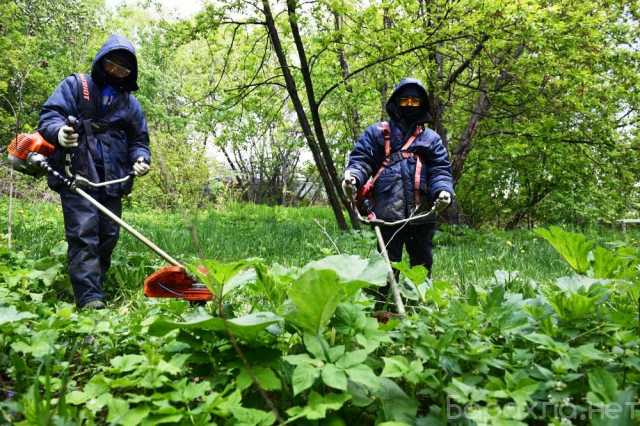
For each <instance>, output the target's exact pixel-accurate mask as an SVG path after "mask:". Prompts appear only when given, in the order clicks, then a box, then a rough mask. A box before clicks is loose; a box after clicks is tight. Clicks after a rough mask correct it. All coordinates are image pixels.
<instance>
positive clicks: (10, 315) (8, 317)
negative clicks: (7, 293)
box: [0, 306, 37, 326]
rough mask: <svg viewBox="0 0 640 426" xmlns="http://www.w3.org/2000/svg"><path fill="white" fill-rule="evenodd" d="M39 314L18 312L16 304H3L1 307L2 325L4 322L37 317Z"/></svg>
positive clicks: (0, 320)
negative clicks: (6, 305)
mask: <svg viewBox="0 0 640 426" xmlns="http://www.w3.org/2000/svg"><path fill="white" fill-rule="evenodd" d="M36 316H37V315H34V314H32V313H30V312H18V311H17V310H16V308H15V306H8V307H5V306H2V307H0V326H1V325H3V324H7V323H10V322H17V321H22V320H24V319H30V318H36Z"/></svg>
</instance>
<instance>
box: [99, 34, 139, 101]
mask: <svg viewBox="0 0 640 426" xmlns="http://www.w3.org/2000/svg"><path fill="white" fill-rule="evenodd" d="M114 50H124V51H126V52H129V53H130V54H131V56H133V64H134V66H133V69H132V70H131V74H129V76H128V77H127V78H126V79H125V81H124V85H123V86H122V89H123V90H125V91H127V92H134V91H136V90H138V58H137V57H136V50H135V49H134V48H133V45H132V44H131V42H130V41H129V40H127V38H126V37H123V36H121V35H118V34H113V35H111V36H110V37H109V38H108V39H107V41H106V42H105V43H104V44H103V45H102V47H101V48H100V50H99V51H98V53H97V54H96V57H95V58H93V64H92V65H91V78H92V79H93V81H95V82H96V84H98V85H99V86H102V85H104V84H105V82H106V78H105V75H104V71H103V70H102V67H101V66H100V60H101V59H102V58H104V57H105V55H106V54H107V53H109V52H113V51H114Z"/></svg>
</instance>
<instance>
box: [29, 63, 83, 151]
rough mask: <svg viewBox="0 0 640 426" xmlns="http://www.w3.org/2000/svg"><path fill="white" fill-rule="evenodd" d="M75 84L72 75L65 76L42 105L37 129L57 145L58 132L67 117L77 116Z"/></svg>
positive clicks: (76, 90) (75, 81)
mask: <svg viewBox="0 0 640 426" xmlns="http://www.w3.org/2000/svg"><path fill="white" fill-rule="evenodd" d="M77 84H78V83H77V80H76V78H75V77H74V76H69V77H67V78H65V79H64V80H62V82H61V83H60V84H59V85H58V87H57V88H56V90H55V91H54V92H53V94H52V95H51V96H49V99H47V101H46V102H45V103H44V105H43V106H42V110H41V111H40V121H39V123H38V131H39V132H40V134H41V135H42V136H44V138H45V139H46V140H47V141H48V142H49V143H52V144H54V145H57V146H59V145H60V144H59V141H58V133H59V132H60V129H61V128H62V127H63V126H65V124H66V120H67V117H69V116H70V115H72V116H74V117H77V116H78V104H77V99H76V95H77V93H78V88H77Z"/></svg>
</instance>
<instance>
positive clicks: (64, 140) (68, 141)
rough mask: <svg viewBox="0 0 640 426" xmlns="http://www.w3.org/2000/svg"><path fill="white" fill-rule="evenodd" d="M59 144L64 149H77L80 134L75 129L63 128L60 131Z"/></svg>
mask: <svg viewBox="0 0 640 426" xmlns="http://www.w3.org/2000/svg"><path fill="white" fill-rule="evenodd" d="M58 143H59V144H60V146H61V147H63V148H75V147H77V146H78V134H77V133H75V130H73V127H71V126H62V127H60V130H58Z"/></svg>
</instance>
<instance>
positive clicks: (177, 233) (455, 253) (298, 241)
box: [0, 200, 638, 291]
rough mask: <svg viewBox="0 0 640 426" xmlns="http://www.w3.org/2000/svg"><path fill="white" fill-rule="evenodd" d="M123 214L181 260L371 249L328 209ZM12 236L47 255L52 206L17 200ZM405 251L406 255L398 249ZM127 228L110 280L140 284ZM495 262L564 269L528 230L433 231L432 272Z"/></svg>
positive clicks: (458, 274) (457, 278) (480, 270)
mask: <svg viewBox="0 0 640 426" xmlns="http://www.w3.org/2000/svg"><path fill="white" fill-rule="evenodd" d="M0 215H1V217H0V224H1V225H2V233H5V232H6V221H7V202H6V200H3V201H2V202H0ZM124 219H125V220H127V221H129V222H130V223H131V224H133V225H134V226H135V227H136V228H137V229H138V230H140V231H141V232H142V233H143V234H145V235H147V236H148V237H149V238H151V240H153V241H155V242H156V243H157V244H158V245H159V246H160V247H162V248H163V249H164V250H166V251H167V252H168V253H170V254H171V255H173V256H174V257H176V258H178V259H180V260H181V261H185V262H188V261H190V260H193V259H195V258H199V257H202V258H215V259H218V260H224V261H231V260H238V259H242V258H248V257H261V258H263V259H265V260H266V261H267V262H268V263H280V264H284V265H297V266H301V265H304V264H305V263H307V262H309V261H311V260H315V259H318V258H322V257H324V256H327V255H330V254H336V253H338V251H340V252H341V253H354V254H360V255H362V256H368V255H369V254H371V253H372V252H374V250H375V237H374V234H373V233H372V232H371V231H360V232H355V231H351V232H340V231H339V230H338V229H337V227H336V225H335V222H334V221H333V218H332V213H331V211H330V210H329V209H328V208H322V207H304V208H285V207H268V206H261V205H254V204H229V205H226V206H224V207H223V208H218V209H209V210H200V211H198V210H196V209H194V210H193V211H192V212H184V213H171V212H166V211H161V210H157V211H141V210H137V209H133V208H126V207H125V211H124ZM14 222H15V224H14V230H13V238H14V241H15V245H16V246H17V248H18V249H23V250H26V251H28V252H30V253H32V254H33V255H34V256H35V257H40V256H44V255H46V254H47V253H48V252H49V250H50V249H51V247H53V246H54V245H55V244H56V243H58V242H60V241H62V240H63V239H64V226H63V220H62V214H61V209H60V207H59V205H57V204H52V203H31V202H25V201H18V202H17V204H16V207H15V211H14ZM586 233H587V234H588V235H590V236H591V237H597V238H598V239H599V240H600V241H601V242H606V241H615V240H621V239H629V238H637V235H638V234H637V231H632V232H629V233H627V234H622V233H620V232H617V231H615V230H611V229H605V228H594V229H590V230H586ZM405 255H406V254H405ZM162 263H163V261H161V260H160V259H159V258H157V257H156V256H155V255H154V254H153V253H152V252H151V251H149V250H148V249H147V248H146V247H145V246H144V245H143V244H141V243H140V242H139V241H137V240H136V239H135V238H133V237H132V236H131V235H129V234H128V233H126V232H123V233H122V237H121V239H120V243H119V245H118V247H117V248H116V251H115V253H114V265H113V268H112V279H114V280H115V281H116V283H117V284H121V285H122V284H125V285H126V284H128V286H130V287H131V286H132V287H133V288H131V290H132V291H137V288H136V287H135V284H132V283H139V284H142V280H143V279H144V277H145V275H146V274H147V273H149V272H150V271H152V270H153V268H154V267H156V266H158V265H160V264H162ZM498 269H501V270H507V271H519V273H520V276H524V277H527V278H526V279H527V280H528V279H532V280H535V281H539V282H543V281H547V280H552V279H554V278H557V277H558V276H562V275H566V274H569V273H570V271H569V268H568V267H567V266H566V264H565V263H564V262H563V261H562V259H561V258H560V257H559V256H558V255H557V254H556V253H555V251H554V250H553V249H552V248H551V247H550V246H549V245H548V244H547V243H546V242H544V241H543V240H541V239H539V238H536V237H535V236H534V235H533V233H532V232H531V231H528V230H516V231H501V230H470V229H468V228H465V227H454V226H443V227H442V229H441V230H440V231H439V232H438V233H437V234H436V237H435V249H434V278H435V279H445V280H449V281H452V282H453V283H455V284H457V285H462V286H464V285H466V284H487V283H491V282H493V281H494V272H495V271H496V270H498Z"/></svg>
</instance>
